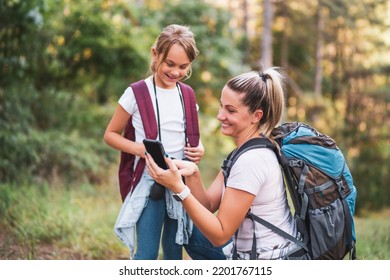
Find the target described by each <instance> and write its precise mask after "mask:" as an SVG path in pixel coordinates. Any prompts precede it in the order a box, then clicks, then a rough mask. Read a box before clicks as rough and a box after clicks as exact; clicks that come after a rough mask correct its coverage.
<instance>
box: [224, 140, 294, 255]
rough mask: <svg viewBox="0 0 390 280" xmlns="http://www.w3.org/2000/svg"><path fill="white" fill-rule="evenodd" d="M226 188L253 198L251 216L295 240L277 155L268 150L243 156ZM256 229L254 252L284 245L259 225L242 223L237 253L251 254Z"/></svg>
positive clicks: (231, 174)
mask: <svg viewBox="0 0 390 280" xmlns="http://www.w3.org/2000/svg"><path fill="white" fill-rule="evenodd" d="M227 187H231V188H235V189H239V190H244V191H246V192H249V193H251V194H253V195H256V197H255V200H254V201H253V204H252V206H251V212H252V213H253V214H255V215H257V216H259V217H261V218H263V219H264V220H266V221H268V222H270V223H272V224H273V225H275V226H277V227H279V228H280V229H282V230H284V231H286V232H287V233H289V234H291V235H293V236H296V226H295V223H294V220H293V217H292V215H291V212H290V209H289V206H288V204H287V197H286V191H285V188H284V186H283V177H282V173H281V170H280V167H279V163H278V160H277V158H276V155H275V153H274V152H273V151H271V150H270V149H266V148H264V149H253V150H250V151H248V152H246V153H244V154H242V155H241V156H240V157H239V158H238V159H237V161H236V163H235V164H234V165H233V167H232V169H231V171H230V175H229V178H228V180H227ZM253 224H255V227H256V239H257V249H261V250H265V251H268V250H270V249H272V248H274V247H275V246H278V245H281V244H285V243H287V242H288V240H286V239H284V238H283V237H281V236H280V235H278V234H277V233H274V232H273V231H272V230H270V229H268V228H267V227H264V226H263V225H261V224H259V223H258V222H254V223H253V222H252V221H251V220H250V219H245V220H244V222H243V223H242V224H241V226H240V228H239V231H238V238H237V249H238V251H242V252H245V251H250V250H251V248H252V243H253V241H252V240H253V229H254V225H253Z"/></svg>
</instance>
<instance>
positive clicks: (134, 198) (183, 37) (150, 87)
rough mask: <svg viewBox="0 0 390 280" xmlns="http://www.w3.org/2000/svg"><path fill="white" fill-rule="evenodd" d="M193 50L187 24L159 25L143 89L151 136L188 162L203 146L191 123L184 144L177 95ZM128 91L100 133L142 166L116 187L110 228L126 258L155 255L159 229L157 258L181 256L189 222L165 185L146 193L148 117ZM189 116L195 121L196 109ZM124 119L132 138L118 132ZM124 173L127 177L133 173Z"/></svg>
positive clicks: (180, 95) (150, 186)
mask: <svg viewBox="0 0 390 280" xmlns="http://www.w3.org/2000/svg"><path fill="white" fill-rule="evenodd" d="M198 53H199V52H198V49H197V47H196V43H195V39H194V34H193V33H192V32H191V31H190V30H189V28H188V27H185V26H180V25H175V24H173V25H169V26H167V27H165V28H164V30H163V31H162V32H161V34H160V35H159V37H158V38H157V40H156V42H155V44H154V45H153V47H152V48H151V65H150V70H151V72H152V75H151V76H150V77H147V78H146V79H145V80H144V82H145V83H146V86H147V92H148V94H146V95H149V96H150V99H149V100H150V101H151V103H150V104H153V108H145V109H147V110H154V116H155V118H156V125H157V130H156V131H157V132H158V133H157V139H158V140H160V141H161V142H162V143H163V145H164V148H165V151H166V152H167V153H169V154H170V155H171V156H172V157H174V158H179V159H182V158H184V157H185V158H187V159H189V160H191V161H192V162H194V163H198V162H199V161H200V160H201V158H202V156H203V153H204V148H203V145H202V143H201V142H200V139H199V127H198V126H197V125H196V127H195V128H193V129H194V130H195V134H196V133H197V134H196V135H197V139H196V140H197V141H196V143H197V144H196V145H195V146H193V147H191V146H189V144H188V141H187V140H188V138H187V136H188V135H187V132H188V125H186V124H188V123H186V121H188V120H186V116H187V112H186V106H185V102H183V100H186V96H184V95H185V94H189V92H187V91H186V90H183V89H185V88H186V87H187V88H188V86H187V85H184V84H182V83H179V81H181V80H183V79H188V78H189V77H190V75H191V63H192V61H193V60H194V59H195V58H196V56H197V55H198ZM134 92H135V88H134V89H133V88H132V87H128V88H127V89H126V90H125V92H124V94H123V95H122V96H121V98H120V99H119V101H118V103H119V105H118V106H117V108H116V111H115V113H114V115H113V117H112V119H111V121H110V123H109V124H108V126H107V129H106V132H105V134H104V140H105V141H106V143H107V144H108V145H110V146H111V147H113V148H115V149H117V150H120V151H122V154H125V155H127V156H131V157H133V160H135V165H134V167H132V168H133V170H131V173H132V172H133V171H134V172H135V173H137V172H138V171H137V170H138V169H139V167H140V166H141V168H142V170H143V171H142V170H141V174H140V176H139V179H138V180H139V182H138V183H136V184H134V185H132V186H126V191H125V192H124V193H123V192H122V199H124V203H123V205H122V208H121V211H120V213H119V216H118V218H117V222H116V225H115V231H116V233H117V235H118V237H119V238H120V239H121V240H122V241H123V242H124V243H125V244H126V245H127V246H129V248H130V258H131V259H132V258H134V259H140V260H153V259H157V258H158V252H159V247H160V238H161V232H162V229H164V230H163V234H162V240H161V241H162V249H163V258H164V259H171V260H177V259H182V245H183V244H185V243H188V240H189V236H190V235H191V231H192V222H191V221H190V220H189V218H188V216H187V214H186V212H185V210H184V209H183V207H182V205H181V204H180V203H178V202H177V201H176V200H174V199H172V196H171V192H170V191H166V192H165V197H164V194H163V195H162V197H161V199H159V198H156V197H155V195H154V196H152V198H153V199H150V197H149V195H150V193H151V189H152V190H153V192H154V191H155V190H158V185H157V184H156V183H155V181H154V180H153V179H152V178H151V177H150V175H149V174H148V172H147V170H146V169H145V168H144V165H142V163H143V164H144V163H145V159H144V158H145V146H144V145H143V139H145V138H146V135H145V129H144V127H145V126H150V125H151V123H149V121H148V123H143V121H142V114H141V113H140V109H142V108H141V106H139V105H138V104H137V100H138V99H136V97H135V93H134ZM137 94H138V93H137ZM149 96H147V97H148V98H149ZM195 118H196V124H197V123H198V122H197V112H195ZM128 122H131V125H132V127H134V129H133V130H134V133H135V139H134V141H132V140H130V139H127V138H126V137H124V135H122V134H123V132H124V130H125V128H126V126H127V125H128ZM155 129H156V128H155ZM126 130H127V128H126ZM137 167H138V169H137ZM136 176H137V174H136ZM128 179H129V180H128V181H129V182H131V183H132V182H133V180H132V179H134V178H133V177H132V178H128ZM135 181H137V180H135ZM163 190H165V188H163ZM121 191H122V186H121ZM135 235H136V238H135ZM135 239H136V246H135V245H134V243H135ZM135 248H136V253H135V255H134V251H135Z"/></svg>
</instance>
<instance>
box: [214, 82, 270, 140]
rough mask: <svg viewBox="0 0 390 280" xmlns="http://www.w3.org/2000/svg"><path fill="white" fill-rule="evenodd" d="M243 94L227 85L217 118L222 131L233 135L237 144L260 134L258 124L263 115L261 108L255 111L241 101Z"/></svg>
mask: <svg viewBox="0 0 390 280" xmlns="http://www.w3.org/2000/svg"><path fill="white" fill-rule="evenodd" d="M241 98H242V95H239V94H238V93H236V92H234V91H232V90H231V89H230V88H229V87H227V86H225V87H224V88H223V90H222V94H221V99H220V103H221V104H220V108H219V111H218V115H217V119H218V120H219V121H220V122H221V132H222V134H224V135H226V136H230V137H233V138H234V139H235V142H236V144H237V146H239V145H241V144H242V143H243V142H245V141H246V140H248V139H249V138H251V137H253V136H258V134H259V132H258V128H257V124H258V122H259V121H260V119H261V117H262V116H263V112H262V111H261V110H256V111H255V112H254V113H250V112H249V110H248V109H249V108H248V107H247V106H245V105H244V104H243V103H242V102H241Z"/></svg>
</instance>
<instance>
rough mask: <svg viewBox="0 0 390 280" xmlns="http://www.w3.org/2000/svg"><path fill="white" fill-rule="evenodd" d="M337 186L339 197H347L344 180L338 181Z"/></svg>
mask: <svg viewBox="0 0 390 280" xmlns="http://www.w3.org/2000/svg"><path fill="white" fill-rule="evenodd" d="M336 184H337V187H338V188H337V190H338V192H339V195H340V197H341V198H345V197H346V195H345V187H344V184H343V181H342V180H337V181H336Z"/></svg>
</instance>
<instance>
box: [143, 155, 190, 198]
mask: <svg viewBox="0 0 390 280" xmlns="http://www.w3.org/2000/svg"><path fill="white" fill-rule="evenodd" d="M145 160H146V167H147V168H148V172H149V174H150V176H151V177H152V178H153V179H154V180H155V181H156V182H157V183H159V184H161V185H163V186H165V187H167V188H168V189H170V190H172V191H173V192H175V193H178V192H180V191H182V190H183V188H184V187H183V186H182V185H184V183H183V180H182V177H181V174H180V172H179V170H178V169H177V167H176V165H175V163H174V162H173V160H171V159H170V158H169V157H165V162H166V163H167V165H168V168H169V169H166V170H165V169H162V168H160V167H159V166H158V165H157V164H156V163H155V162H154V160H153V158H152V156H151V155H150V154H148V153H145Z"/></svg>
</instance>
